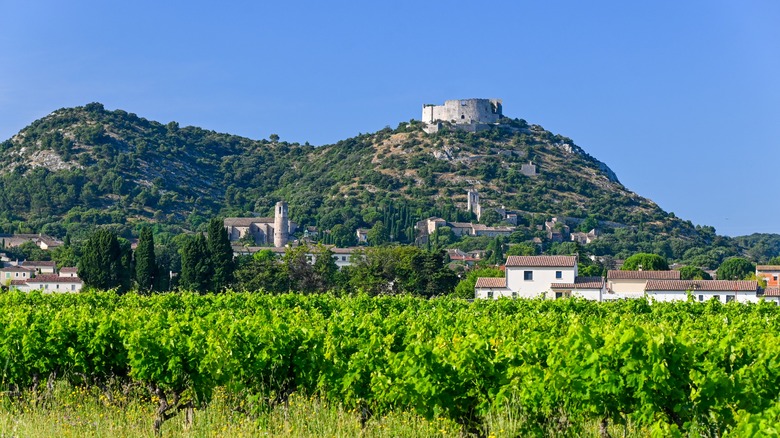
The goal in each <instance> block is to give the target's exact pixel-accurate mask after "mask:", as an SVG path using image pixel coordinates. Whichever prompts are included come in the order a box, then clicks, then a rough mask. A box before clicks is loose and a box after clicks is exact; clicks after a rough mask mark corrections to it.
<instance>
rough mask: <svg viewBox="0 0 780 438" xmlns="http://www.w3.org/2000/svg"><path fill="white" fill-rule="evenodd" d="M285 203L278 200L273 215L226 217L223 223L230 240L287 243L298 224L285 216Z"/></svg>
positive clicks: (277, 244)
mask: <svg viewBox="0 0 780 438" xmlns="http://www.w3.org/2000/svg"><path fill="white" fill-rule="evenodd" d="M287 211H288V210H287V203H286V202H284V201H281V202H278V203H277V204H276V208H275V209H274V217H227V218H225V221H224V224H225V229H227V232H228V238H229V239H230V241H231V242H237V241H239V240H249V241H250V243H253V244H254V245H274V246H276V247H281V246H284V245H286V244H287V241H288V240H289V238H290V235H291V234H293V233H295V230H296V229H297V227H298V225H297V224H296V223H295V222H292V221H290V220H289V219H288V217H287Z"/></svg>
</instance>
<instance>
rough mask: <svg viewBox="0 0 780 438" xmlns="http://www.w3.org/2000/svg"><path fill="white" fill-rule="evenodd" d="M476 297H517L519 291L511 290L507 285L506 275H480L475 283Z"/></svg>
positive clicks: (490, 298)
mask: <svg viewBox="0 0 780 438" xmlns="http://www.w3.org/2000/svg"><path fill="white" fill-rule="evenodd" d="M474 289H475V293H474V297H475V298H486V299H489V300H492V299H496V298H500V297H510V298H517V292H516V291H511V290H509V288H508V287H506V277H479V278H477V283H476V284H475V285H474Z"/></svg>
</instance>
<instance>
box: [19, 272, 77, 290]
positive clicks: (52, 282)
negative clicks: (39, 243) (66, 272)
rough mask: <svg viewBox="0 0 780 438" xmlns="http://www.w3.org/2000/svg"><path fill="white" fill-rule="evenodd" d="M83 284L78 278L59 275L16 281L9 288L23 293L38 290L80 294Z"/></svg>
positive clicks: (39, 276)
mask: <svg viewBox="0 0 780 438" xmlns="http://www.w3.org/2000/svg"><path fill="white" fill-rule="evenodd" d="M83 286H84V282H82V281H81V279H80V278H78V277H61V276H59V275H38V276H37V277H35V278H29V279H27V280H17V281H13V282H12V283H11V288H13V289H18V290H20V291H23V292H29V291H31V290H40V291H43V292H49V293H55V292H63V293H64V292H80V291H81V288H82V287H83Z"/></svg>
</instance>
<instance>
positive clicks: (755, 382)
mask: <svg viewBox="0 0 780 438" xmlns="http://www.w3.org/2000/svg"><path fill="white" fill-rule="evenodd" d="M778 329H780V308H778V307H777V306H775V305H773V304H769V303H760V304H750V305H745V304H737V303H730V304H726V305H723V304H720V303H719V302H715V301H712V302H709V303H705V304H701V303H694V302H690V303H685V302H679V303H655V304H652V305H650V304H648V303H647V302H644V301H621V302H611V303H594V302H586V301H580V300H557V301H552V300H549V301H544V300H498V301H479V302H474V303H468V302H466V301H464V300H456V299H449V298H444V299H441V298H440V299H432V300H428V299H418V298H411V297H383V298H370V297H367V296H365V295H361V296H356V297H350V298H335V297H333V296H329V295H310V296H306V295H301V294H286V295H278V296H274V295H266V294H245V293H244V294H241V293H223V294H206V295H196V294H158V295H152V296H140V295H136V294H128V295H123V296H119V295H116V294H114V293H84V294H63V295H42V294H40V293H37V292H34V293H30V294H22V293H6V294H2V295H0V330H2V336H1V337H0V339H2V342H0V361H2V362H3V363H6V364H8V365H7V366H6V367H4V369H3V370H2V385H3V386H4V388H3V389H4V391H6V392H4V394H8V397H3V398H2V400H0V407H2V411H3V412H11V413H16V414H17V415H19V417H20V418H21V419H22V420H23V421H22V422H21V423H20V422H19V421H15V422H14V424H15V426H13V427H17V428H19V427H24V428H30V429H24V430H33V429H32V427H33V426H32V425H31V423H30V421H31V420H30V418H33V417H31V415H39V416H41V417H42V418H46V415H47V412H56V411H58V410H59V411H60V412H68V413H69V414H68V415H65V416H62V417H56V418H58V419H56V420H55V419H52V420H53V421H52V422H51V423H50V424H46V425H39V426H38V427H40V428H43V430H64V428H65V427H66V426H65V423H67V424H68V425H69V426H72V427H77V428H81V430H85V429H89V428H90V427H92V426H91V425H90V424H92V423H91V422H92V421H98V420H96V419H94V418H95V416H96V415H95V413H96V412H95V411H97V410H99V409H102V408H99V407H98V406H97V405H102V406H103V407H104V408H105V409H106V410H107V411H110V412H111V417H112V418H117V419H118V421H119V422H124V423H125V424H126V425H127V426H128V427H131V428H139V427H140V426H138V425H137V424H138V421H139V420H138V418H139V416H141V415H146V416H147V418H146V420H145V422H146V424H147V425H148V426H147V427H148V429H147V430H149V431H151V430H152V429H156V430H157V431H163V432H164V431H167V430H169V429H170V430H179V429H178V428H179V427H182V426H179V425H176V423H177V422H178V423H179V424H184V425H192V426H190V427H195V428H198V427H206V428H208V427H209V425H210V424H216V423H219V422H224V421H225V420H226V419H227V418H230V419H232V422H234V423H235V425H233V426H228V425H224V427H235V428H237V429H236V431H237V433H242V431H247V430H252V428H253V427H257V428H261V427H264V428H266V429H265V430H268V429H267V428H277V427H281V425H282V424H283V425H284V427H289V425H291V424H297V425H301V423H302V422H304V421H309V420H311V421H312V423H311V424H312V425H314V424H319V421H320V418H322V417H321V415H324V416H325V417H330V418H331V419H330V420H327V421H330V422H336V424H337V426H336V427H345V428H348V427H349V426H348V423H349V422H350V421H353V423H352V426H351V427H352V428H348V429H346V430H358V428H361V427H366V428H368V430H369V431H371V430H374V432H373V433H377V434H379V431H377V430H376V426H372V422H376V423H374V424H382V423H383V422H388V423H385V424H389V423H392V422H393V421H397V420H393V419H399V418H405V419H407V420H410V421H412V422H413V423H416V424H418V425H415V424H413V425H411V426H407V427H412V428H416V427H420V428H421V430H427V429H428V428H429V427H430V425H431V424H436V425H437V427H443V428H445V431H444V432H442V434H443V435H454V434H455V433H456V429H457V430H460V431H461V432H463V433H468V434H479V435H487V434H488V433H493V434H495V435H498V436H550V435H565V436H580V435H583V434H586V435H591V436H594V435H596V433H594V429H599V430H600V433H601V432H603V433H601V435H602V436H603V435H604V433H606V432H609V431H610V430H611V431H612V432H613V433H619V434H620V433H623V432H629V433H631V434H634V433H636V435H643V436H646V435H650V434H651V433H652V434H654V435H657V436H683V435H687V436H732V435H733V436H744V435H742V433H743V432H744V431H752V432H753V433H754V434H764V433H769V432H770V431H771V429H769V428H770V427H774V423H773V420H776V419H777V416H778V411H780V405H779V404H778V402H777V394H778V391H780V367H778V366H777V364H776V358H777V356H778V355H780V339H779V338H778V337H779V336H780V335H778V333H780V330H778ZM756 333H761V336H755V334H756ZM62 391H70V392H71V393H72V394H71V395H70V396H67V395H63V394H62ZM298 401H303V402H304V403H303V404H302V405H298V404H297V402H298ZM58 403H64V405H59V404H58ZM74 403H75V404H76V406H73V404H74ZM291 404H292V406H291ZM82 406H90V407H89V408H85V409H86V410H81V409H82ZM119 409H123V410H124V411H125V413H124V414H120V413H118V412H117V411H118V410H119ZM279 409H285V412H286V413H287V414H291V413H292V414H296V415H297V414H300V415H306V414H305V412H311V414H310V415H311V417H310V418H309V417H306V420H302V419H301V418H294V417H293V418H291V417H290V416H289V415H286V416H285V420H284V421H282V422H280V419H279V417H278V415H279ZM288 409H289V410H288ZM307 410H308V411H307ZM229 412H232V413H229ZM4 415H7V414H4ZM12 415H13V414H12ZM48 415H51V414H48ZM85 417H88V418H89V419H88V420H85ZM334 417H336V418H334ZM49 418H52V417H51V416H49ZM98 418H99V417H98ZM174 418H175V419H177V420H175V421H174V420H173V419H174ZM339 418H340V419H339ZM345 418H346V419H345ZM419 418H422V419H424V421H423V420H420V419H419ZM247 419H248V421H250V422H251V423H254V425H252V424H247V423H245V422H244V421H243V420H247ZM5 421H8V420H7V417H4V416H3V415H0V424H4V423H3V422H5ZM84 423H89V424H87V425H85V424H84ZM5 424H7V423H5ZM133 424H135V425H133ZM198 424H201V426H198ZM328 424H333V423H328ZM762 424H763V426H762ZM439 425H441V426H439ZM322 427H324V428H325V429H322V430H323V431H324V430H333V429H328V427H331V426H328V425H323V426H322ZM372 427H373V428H374V429H372ZM49 428H51V429H49ZM58 428H60V429H58ZM17 430H18V429H17ZM37 430H42V429H37ZM133 430H137V429H133ZM199 430H203V429H199ZM273 430H278V429H273ZM403 430H407V431H408V430H409V429H403ZM447 430H449V432H447ZM217 433H218V432H217ZM304 433H305V432H304ZM312 433H313V432H312ZM406 435H407V436H409V435H408V434H406ZM385 436H386V435H385Z"/></svg>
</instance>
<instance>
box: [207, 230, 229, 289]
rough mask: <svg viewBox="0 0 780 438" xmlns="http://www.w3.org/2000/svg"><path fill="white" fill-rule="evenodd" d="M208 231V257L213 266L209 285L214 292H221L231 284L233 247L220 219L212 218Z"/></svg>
mask: <svg viewBox="0 0 780 438" xmlns="http://www.w3.org/2000/svg"><path fill="white" fill-rule="evenodd" d="M208 233H209V240H208V252H209V259H210V260H211V265H212V266H213V268H214V277H213V279H212V283H211V286H212V288H213V290H214V291H215V292H221V291H224V290H225V289H227V288H228V287H230V285H232V284H233V272H234V271H235V264H234V262H233V248H232V247H231V246H230V240H229V239H228V235H227V230H226V229H225V226H224V225H223V222H222V220H221V219H218V218H214V219H212V220H211V221H210V222H209V229H208Z"/></svg>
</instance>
